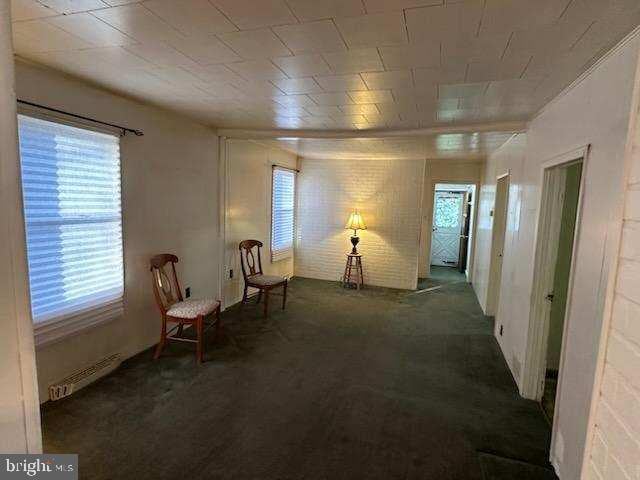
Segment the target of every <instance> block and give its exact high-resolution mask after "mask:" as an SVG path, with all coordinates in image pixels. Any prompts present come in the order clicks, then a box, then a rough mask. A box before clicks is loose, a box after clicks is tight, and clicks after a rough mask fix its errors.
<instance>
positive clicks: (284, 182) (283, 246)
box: [271, 167, 296, 262]
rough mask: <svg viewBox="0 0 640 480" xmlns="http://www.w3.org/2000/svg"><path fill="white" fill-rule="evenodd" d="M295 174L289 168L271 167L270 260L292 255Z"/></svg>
mask: <svg viewBox="0 0 640 480" xmlns="http://www.w3.org/2000/svg"><path fill="white" fill-rule="evenodd" d="M295 185H296V174H295V172H293V171H291V170H285V169H283V168H278V167H274V168H273V189H272V200H271V261H273V262H275V261H278V260H283V259H285V258H289V257H291V256H292V255H293V227H294V223H293V222H294V207H295Z"/></svg>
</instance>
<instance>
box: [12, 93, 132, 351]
mask: <svg viewBox="0 0 640 480" xmlns="http://www.w3.org/2000/svg"><path fill="white" fill-rule="evenodd" d="M17 114H18V115H17V116H18V118H17V124H18V129H19V128H20V117H21V116H23V117H29V118H33V119H38V120H44V121H46V122H50V123H56V124H59V125H62V126H68V127H73V128H78V129H82V130H87V131H89V132H95V133H101V134H103V135H111V136H113V137H115V138H117V139H118V163H119V171H118V175H119V182H120V229H121V233H122V246H121V250H122V259H121V262H122V293H121V294H120V295H119V296H118V297H117V298H115V299H111V300H108V301H105V302H103V303H100V304H98V305H93V306H89V307H86V306H85V307H82V306H80V308H78V309H76V310H72V311H69V312H66V313H63V314H61V315H59V316H57V317H54V318H51V319H47V320H44V321H41V322H35V321H34V319H33V310H32V307H31V275H30V272H29V268H28V265H27V282H28V284H27V287H28V289H29V314H30V315H31V323H32V325H33V332H34V343H35V346H36V348H40V347H43V346H45V345H49V344H52V343H56V342H58V341H61V340H64V339H66V338H68V337H71V336H74V335H77V334H79V333H82V332H83V331H85V330H88V329H91V328H93V327H96V326H99V325H103V324H106V323H109V322H111V321H114V320H116V319H118V318H122V317H123V315H124V303H125V292H126V285H125V279H126V275H127V272H126V263H125V233H124V231H125V214H124V208H123V191H122V186H123V181H122V178H123V161H122V142H121V140H120V139H121V138H122V136H123V135H122V132H121V131H120V130H118V129H115V128H109V127H103V126H97V125H95V124H93V123H90V122H83V121H77V120H75V119H73V120H71V119H69V118H67V117H64V116H63V115H60V116H58V115H56V114H50V113H49V112H43V111H41V110H40V109H38V108H36V107H25V106H22V105H19V106H18V109H17ZM18 159H19V161H20V191H21V208H22V210H21V212H20V214H21V218H22V223H23V226H24V232H25V239H24V241H25V252H26V253H27V255H28V252H27V245H26V242H27V225H26V217H25V204H24V196H23V195H24V194H23V193H22V190H23V178H22V155H21V152H20V145H19V143H18ZM27 261H28V257H27Z"/></svg>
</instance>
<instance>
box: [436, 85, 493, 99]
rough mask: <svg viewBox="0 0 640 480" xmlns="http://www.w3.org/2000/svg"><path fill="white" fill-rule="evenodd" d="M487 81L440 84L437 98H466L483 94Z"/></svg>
mask: <svg viewBox="0 0 640 480" xmlns="http://www.w3.org/2000/svg"><path fill="white" fill-rule="evenodd" d="M487 85H488V84H487V83H459V84H456V85H440V86H439V88H438V97H439V98H466V97H476V96H479V95H483V94H484V92H485V90H486V89H487Z"/></svg>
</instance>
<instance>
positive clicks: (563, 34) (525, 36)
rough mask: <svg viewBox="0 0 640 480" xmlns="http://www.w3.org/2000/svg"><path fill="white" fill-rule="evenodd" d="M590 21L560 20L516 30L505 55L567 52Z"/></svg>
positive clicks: (588, 25)
mask: <svg viewBox="0 0 640 480" xmlns="http://www.w3.org/2000/svg"><path fill="white" fill-rule="evenodd" d="M592 21H593V20H592ZM592 21H590V22H588V23H577V22H562V23H557V24H554V25H550V26H546V27H541V28H536V29H530V30H517V31H515V32H513V36H512V37H511V39H510V40H509V47H508V49H507V53H506V55H509V54H525V53H526V54H529V55H537V54H542V55H544V54H545V53H546V52H549V51H553V52H554V53H559V52H568V51H569V50H570V49H571V47H573V46H574V45H575V44H576V43H577V42H578V40H579V39H580V38H582V36H583V35H584V34H585V33H586V32H587V30H588V29H589V28H590V27H591V24H592Z"/></svg>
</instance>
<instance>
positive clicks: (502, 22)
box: [480, 0, 571, 35]
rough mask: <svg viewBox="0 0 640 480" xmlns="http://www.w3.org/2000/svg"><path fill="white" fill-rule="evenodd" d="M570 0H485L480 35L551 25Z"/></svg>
mask: <svg viewBox="0 0 640 480" xmlns="http://www.w3.org/2000/svg"><path fill="white" fill-rule="evenodd" d="M570 2H571V0H536V2H535V4H532V3H531V1H530V0H487V3H486V6H485V11H484V15H483V17H482V25H481V27H480V34H481V35H486V34H489V35H496V34H499V33H502V32H505V31H506V32H512V31H514V30H526V29H530V28H540V27H544V26H547V25H551V24H552V23H554V22H555V21H556V20H558V19H559V18H560V15H562V12H564V10H565V9H566V7H567V5H569V3H570Z"/></svg>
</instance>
